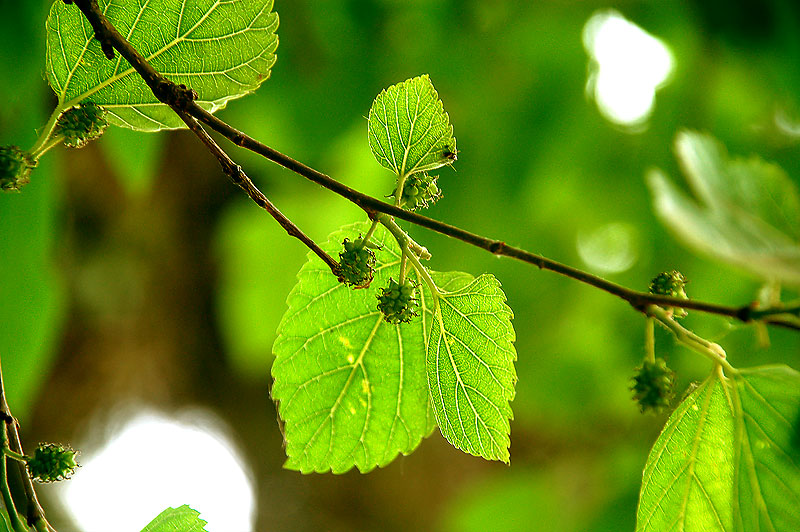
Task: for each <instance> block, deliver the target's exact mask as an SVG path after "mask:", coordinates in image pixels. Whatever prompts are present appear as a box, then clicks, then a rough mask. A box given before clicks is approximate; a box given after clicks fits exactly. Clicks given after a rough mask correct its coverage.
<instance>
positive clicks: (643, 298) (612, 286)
mask: <svg viewBox="0 0 800 532" xmlns="http://www.w3.org/2000/svg"><path fill="white" fill-rule="evenodd" d="M64 1H65V2H67V3H74V4H75V5H77V6H78V8H79V9H80V10H81V11H82V12H83V13H84V15H85V16H86V18H87V19H88V20H89V22H90V23H91V25H92V28H93V29H94V31H95V36H96V37H97V38H98V39H99V40H100V41H101V45H102V46H103V50H106V49H107V47H109V46H110V47H112V48H114V49H116V50H117V51H118V52H119V53H120V55H122V56H123V57H124V58H125V59H126V60H127V61H128V62H129V63H130V64H131V66H133V68H134V69H135V70H136V72H137V73H138V74H139V75H140V76H141V77H142V79H143V80H144V81H145V82H146V83H147V85H148V86H149V87H150V88H151V90H152V91H153V94H154V95H155V96H156V98H158V99H159V101H161V102H163V103H165V104H167V105H169V106H170V107H172V108H173V109H175V110H176V112H178V113H179V115H180V111H184V112H185V113H186V114H188V115H191V116H192V117H194V118H196V119H198V120H199V121H201V122H203V123H205V124H206V125H208V126H209V127H211V128H212V129H213V130H215V131H216V132H218V133H219V134H221V135H223V136H224V137H226V138H228V139H229V140H230V141H231V142H233V143H234V144H236V145H237V146H240V147H242V148H245V149H248V150H250V151H252V152H254V153H257V154H259V155H261V156H263V157H265V158H266V159H268V160H270V161H272V162H274V163H276V164H279V165H281V166H283V167H284V168H286V169H288V170H291V171H292V172H294V173H296V174H299V175H301V176H303V177H305V178H306V179H308V180H310V181H313V182H314V183H317V184H318V185H320V186H322V187H324V188H326V189H328V190H330V191H332V192H334V193H336V194H338V195H339V196H342V197H343V198H345V199H347V200H349V201H350V202H352V203H354V204H355V205H357V206H358V207H360V208H361V209H362V210H364V212H365V213H366V214H367V215H368V216H369V217H370V218H371V219H374V218H375V216H376V214H377V213H379V212H380V213H384V214H388V215H390V216H394V217H396V218H399V219H401V220H406V221H408V222H411V223H412V224H415V225H418V226H420V227H425V228H427V229H430V230H431V231H435V232H437V233H440V234H442V235H446V236H449V237H451V238H455V239H457V240H460V241H462V242H465V243H467V244H470V245H472V246H475V247H478V248H481V249H484V250H486V251H488V252H490V253H492V254H494V255H500V256H505V257H510V258H513V259H517V260H519V261H522V262H526V263H528V264H533V265H534V266H537V267H538V268H539V269H542V270H549V271H552V272H555V273H558V274H560V275H563V276H565V277H569V278H570V279H574V280H576V281H579V282H581V283H584V284H588V285H590V286H593V287H595V288H598V289H600V290H603V291H605V292H608V293H609V294H612V295H614V296H617V297H619V298H621V299H623V300H625V301H627V302H628V303H629V304H630V305H631V306H633V308H635V309H636V310H637V311H639V312H641V313H643V314H645V315H647V314H648V312H647V307H648V305H659V306H662V307H680V308H685V309H691V310H696V311H699V312H705V313H709V314H717V315H720V316H727V317H730V318H734V319H737V320H740V321H743V322H749V321H753V320H754V319H755V318H756V315H755V314H754V309H755V307H753V306H752V305H749V304H748V305H745V306H742V307H731V306H725V305H718V304H715V303H707V302H703V301H696V300H691V299H679V298H674V297H668V296H661V295H655V294H650V293H647V292H640V291H636V290H631V289H629V288H626V287H624V286H622V285H619V284H617V283H613V282H611V281H608V280H606V279H603V278H601V277H598V276H596V275H593V274H591V273H589V272H585V271H583V270H579V269H577V268H574V267H572V266H568V265H566V264H562V263H560V262H558V261H555V260H552V259H548V258H547V257H543V256H541V255H537V254H535V253H531V252H529V251H526V250H524V249H521V248H517V247H514V246H510V245H508V244H506V243H505V242H503V241H502V240H495V239H491V238H487V237H484V236H481V235H478V234H475V233H471V232H469V231H466V230H464V229H461V228H459V227H456V226H453V225H450V224H446V223H444V222H440V221H438V220H434V219H432V218H428V217H427V216H423V215H421V214H417V213H415V212H410V211H406V210H403V209H402V208H400V207H396V206H394V205H390V204H388V203H385V202H383V201H381V200H379V199H376V198H373V197H371V196H368V195H366V194H363V193H361V192H359V191H357V190H355V189H353V188H350V187H348V186H347V185H345V184H343V183H341V182H339V181H336V180H335V179H333V178H331V177H330V176H328V175H326V174H323V173H322V172H319V171H317V170H315V169H313V168H311V167H309V166H306V165H305V164H303V163H301V162H299V161H297V160H295V159H293V158H291V157H289V156H288V155H284V154H283V153H280V152H279V151H277V150H275V149H273V148H270V147H269V146H267V145H265V144H263V143H261V142H259V141H257V140H256V139H254V138H253V137H251V136H249V135H247V134H246V133H244V132H242V131H239V130H238V129H236V128H234V127H232V126H231V125H229V124H227V123H226V122H224V121H222V120H220V119H219V118H217V117H215V116H214V115H212V114H210V113H209V112H207V111H206V110H204V109H202V108H201V107H200V106H199V105H197V103H195V102H194V98H195V96H196V95H195V94H194V92H193V91H191V89H187V88H186V87H185V86H182V85H176V84H175V83H173V82H171V81H169V80H168V79H167V78H165V77H164V76H162V75H161V74H159V73H158V72H156V71H155V69H153V68H152V67H151V66H150V65H149V64H148V63H147V61H146V60H145V59H144V58H143V57H142V56H141V55H140V54H139V53H138V52H137V51H136V50H135V49H134V48H133V47H132V46H131V44H130V43H129V42H128V41H127V40H126V39H125V38H124V37H123V36H122V35H120V34H119V32H118V31H117V30H116V29H115V28H114V26H113V25H112V24H111V23H110V22H109V21H108V19H107V18H106V17H105V16H104V15H103V13H102V12H101V11H100V9H99V7H98V5H97V0H64ZM223 168H225V166H224V164H223ZM229 175H230V174H229ZM232 179H234V178H232ZM234 182H236V180H235V179H234ZM237 184H238V183H237ZM240 186H241V185H240ZM243 188H244V187H243ZM245 190H246V191H247V189H246V188H245ZM251 197H252V196H251ZM254 201H255V200H254ZM257 203H258V202H257ZM290 234H291V233H290ZM326 262H327V261H326ZM762 313H763V310H762ZM763 316H764V319H763V321H764V322H765V323H767V324H769V325H774V326H778V327H784V328H788V329H794V330H798V331H800V324H798V323H797V322H796V320H792V319H783V318H781V317H780V316H779V315H777V314H775V313H768V314H764V315H763ZM759 317H761V316H759Z"/></svg>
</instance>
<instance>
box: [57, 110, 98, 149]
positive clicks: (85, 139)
mask: <svg viewBox="0 0 800 532" xmlns="http://www.w3.org/2000/svg"><path fill="white" fill-rule="evenodd" d="M107 127H108V120H106V111H105V109H103V108H102V107H100V106H99V105H97V104H96V103H93V102H85V103H82V104H80V105H78V106H76V107H73V108H71V109H67V110H66V111H64V113H63V114H62V115H61V116H60V117H59V118H58V122H57V123H56V130H55V133H56V134H57V135H63V136H64V145H65V146H67V147H68V148H83V147H84V146H86V144H88V143H89V142H91V141H93V140H95V139H97V138H100V137H101V136H102V135H103V132H104V131H105V130H106V128H107Z"/></svg>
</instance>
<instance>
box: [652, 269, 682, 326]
mask: <svg viewBox="0 0 800 532" xmlns="http://www.w3.org/2000/svg"><path fill="white" fill-rule="evenodd" d="M688 282H689V281H688V279H686V277H685V276H684V275H683V274H682V273H681V272H679V271H678V270H672V271H671V272H661V273H659V274H658V275H656V276H655V277H654V278H653V280H652V281H650V293H651V294H658V295H662V296H671V297H677V298H680V299H689V296H687V295H686V283H688ZM686 314H687V312H686V310H685V309H682V308H675V309H674V315H675V317H676V318H683V317H685V316H686Z"/></svg>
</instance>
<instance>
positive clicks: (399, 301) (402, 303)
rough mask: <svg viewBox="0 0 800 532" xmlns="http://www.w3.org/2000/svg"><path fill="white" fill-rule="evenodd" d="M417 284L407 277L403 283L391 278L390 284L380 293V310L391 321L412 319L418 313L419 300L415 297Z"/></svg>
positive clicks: (402, 321) (397, 321)
mask: <svg viewBox="0 0 800 532" xmlns="http://www.w3.org/2000/svg"><path fill="white" fill-rule="evenodd" d="M415 291H416V286H415V285H414V283H412V282H411V281H409V280H408V279H406V280H405V281H403V283H402V284H400V283H398V282H397V281H395V280H394V279H389V285H388V286H386V287H385V288H383V289H382V290H381V292H380V294H378V310H380V311H381V314H383V317H384V319H385V320H386V321H388V322H389V323H404V322H409V321H411V318H413V317H414V316H416V315H417V307H418V306H419V302H418V301H417V299H416V298H415V297H414V292H415Z"/></svg>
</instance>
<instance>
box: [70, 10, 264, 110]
mask: <svg viewBox="0 0 800 532" xmlns="http://www.w3.org/2000/svg"><path fill="white" fill-rule="evenodd" d="M186 2H187V0H183V2H182V3H181V13H180V16H181V18H179V24H178V27H177V31H178V34H176V36H175V38H174V39H173V40H172V41H171V42H169V43H168V44H166V45H164V46H163V47H162V48H160V49H158V50H156V51H155V52H153V53H152V54H150V55H149V56H147V57H145V60H146V61H147V62H148V63H150V62H151V61H152V60H153V59H156V58H157V57H159V56H160V55H161V54H162V53H164V52H166V51H167V50H169V49H171V48H172V47H174V46H177V45H178V44H179V43H180V42H182V41H184V40H185V39H186V36H187V35H189V34H191V33H192V32H193V31H194V30H196V29H197V28H198V27H199V26H200V24H202V23H203V22H205V20H206V19H207V18H208V17H209V16H210V15H211V13H212V12H213V11H214V10H215V9H216V8H217V7H219V5H220V1H219V0H216V1H215V2H214V4H213V5H212V6H211V7H210V8H209V9H208V11H206V12H205V13H204V14H203V16H202V17H200V19H199V20H198V21H197V23H195V24H194V25H193V26H192V27H191V28H189V29H188V30H187V31H185V32H184V33H183V34H182V35H181V34H180V22H181V20H182V16H183V10H184V8H185V6H186ZM111 3H112V2H111V1H109V2H107V3H106V5H105V7H104V8H103V14H104V15H105V13H106V10H107V9H108V7H109V6H110V5H111ZM149 3H150V0H146V2H145V4H144V5H143V6H142V8H141V9H140V10H139V13H138V14H137V17H136V21H134V23H133V24H132V25H131V31H130V32H129V33H128V40H130V36H131V35H132V34H133V32H134V29H135V26H136V23H137V22H138V21H139V19H140V17H141V15H142V13H144V10H145V9H147V6H148V5H149ZM267 5H269V3H268V2H265V3H264V6H263V7H262V8H261V11H259V12H258V14H257V15H256V16H255V17H253V20H256V19H258V17H259V16H261V14H262V13H263V12H264V10H265V9H266V6H267ZM251 24H252V21H251ZM93 37H94V36H93V35H92V36H91V37H89V39H88V40H87V41H86V43H85V44H84V46H83V49H82V50H81V53H80V56H79V57H78V60H77V61H76V62H75V65H74V66H73V67H72V69H71V70H70V72H69V74H68V76H67V79H66V80H65V82H64V86H63V87H62V89H61V94H59V101H62V102H63V99H64V98H65V97H66V93H67V88H68V87H69V82H70V80H71V79H72V76H73V75H74V73H75V71H76V70H77V69H78V65H80V64H81V60H82V59H83V56H84V54H85V53H86V51H87V50H88V48H89V43H90V42H91V41H92V38H93ZM59 41H60V42H61V34H60V33H59ZM61 50H62V55H63V56H64V59H65V61H64V62H65V63H66V62H67V61H66V54H65V53H64V46H63V42H62V44H61ZM121 61H122V56H121V55H120V57H119V60H118V61H117V67H115V69H114V71H115V72H116V69H117V68H119V65H120V62H121ZM133 72H135V69H134V68H133V67H130V68H128V69H127V70H125V71H123V72H122V73H120V74H115V75H112V76H111V77H109V78H108V79H106V80H105V81H103V82H101V83H99V84H98V85H95V86H94V87H92V89H90V90H88V91H86V92H84V93H82V94H80V95H78V96H76V97H74V98H73V99H72V100H70V101H68V102H64V103H61V105H60V107H61V108H62V109H68V108H69V107H72V106H73V105H76V104H78V103H80V102H81V101H83V100H85V99H86V98H88V97H90V96H91V95H92V94H95V93H97V92H99V91H100V90H102V89H104V88H105V87H107V86H109V85H110V84H111V83H113V82H115V81H118V80H120V79H122V78H124V77H126V76H128V75H130V74H131V73H133ZM152 105H163V104H157V103H153V104H152ZM125 107H131V106H125Z"/></svg>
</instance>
